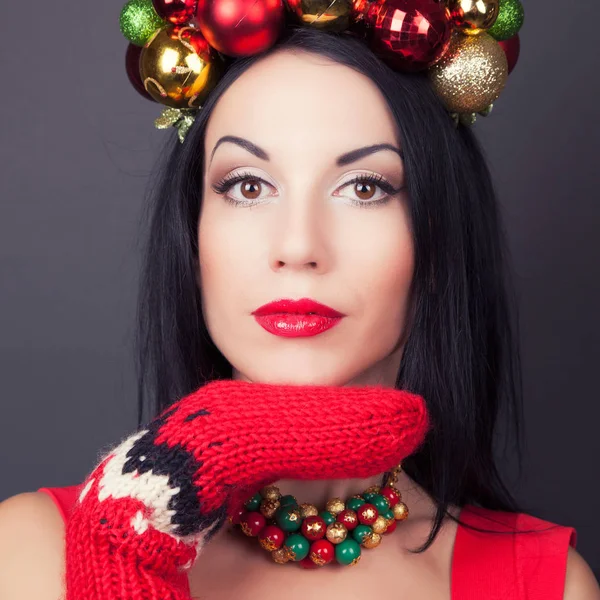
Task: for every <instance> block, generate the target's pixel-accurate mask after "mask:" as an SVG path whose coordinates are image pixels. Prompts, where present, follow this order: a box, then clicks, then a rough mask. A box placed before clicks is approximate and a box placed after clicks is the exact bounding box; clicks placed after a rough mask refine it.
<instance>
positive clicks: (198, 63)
mask: <svg viewBox="0 0 600 600" xmlns="http://www.w3.org/2000/svg"><path fill="white" fill-rule="evenodd" d="M223 66H224V64H223V62H222V60H221V58H220V57H219V56H218V55H217V53H216V52H215V51H214V50H213V49H212V48H211V47H210V46H209V45H208V43H207V42H206V40H205V39H204V38H203V37H202V34H201V33H200V32H199V31H197V30H196V29H194V28H193V27H180V26H178V25H168V26H166V27H163V28H162V29H160V30H159V31H158V32H157V33H156V34H155V35H154V36H153V37H152V38H151V39H150V40H148V42H147V43H146V45H145V46H144V48H143V49H142V52H141V55H140V76H141V79H142V82H143V83H144V87H145V88H146V91H147V92H148V93H149V94H150V95H151V96H152V98H154V100H156V101H157V102H160V103H161V104H165V105H166V106H170V107H173V108H199V107H200V106H201V105H202V103H203V102H204V100H205V98H206V96H207V95H208V93H209V92H210V91H211V90H212V89H213V88H214V86H215V85H216V83H217V81H218V80H219V78H220V76H221V74H222V72H223Z"/></svg>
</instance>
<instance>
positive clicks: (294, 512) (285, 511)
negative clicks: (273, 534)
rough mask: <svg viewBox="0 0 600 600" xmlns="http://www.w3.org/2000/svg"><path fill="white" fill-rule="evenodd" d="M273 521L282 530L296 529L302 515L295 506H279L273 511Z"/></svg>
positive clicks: (300, 523)
mask: <svg viewBox="0 0 600 600" xmlns="http://www.w3.org/2000/svg"><path fill="white" fill-rule="evenodd" d="M275 521H276V523H277V525H279V527H281V529H283V531H287V532H290V531H298V529H300V526H301V525H302V517H301V516H300V511H299V510H298V507H297V506H293V505H289V506H280V507H279V508H278V509H277V510H276V511H275Z"/></svg>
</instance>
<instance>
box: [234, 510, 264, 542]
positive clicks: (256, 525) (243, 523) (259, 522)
mask: <svg viewBox="0 0 600 600" xmlns="http://www.w3.org/2000/svg"><path fill="white" fill-rule="evenodd" d="M266 524H267V520H266V519H265V517H264V516H263V515H262V514H261V513H259V512H256V511H252V512H247V513H246V514H245V515H244V516H243V517H242V519H241V520H240V527H241V528H242V531H243V532H244V533H245V534H246V535H247V536H249V537H255V536H257V535H258V534H259V533H260V532H261V530H262V529H263V527H264V526H265V525H266Z"/></svg>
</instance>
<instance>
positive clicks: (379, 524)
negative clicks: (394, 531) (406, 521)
mask: <svg viewBox="0 0 600 600" xmlns="http://www.w3.org/2000/svg"><path fill="white" fill-rule="evenodd" d="M371 528H372V529H373V531H374V532H375V533H385V530H386V529H387V528H388V520H387V519H386V518H385V517H384V516H382V515H379V516H378V517H377V518H376V519H375V522H374V523H373V525H371Z"/></svg>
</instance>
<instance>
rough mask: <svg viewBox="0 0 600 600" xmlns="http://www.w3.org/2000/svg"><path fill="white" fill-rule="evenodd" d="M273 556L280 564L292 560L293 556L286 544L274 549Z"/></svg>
mask: <svg viewBox="0 0 600 600" xmlns="http://www.w3.org/2000/svg"><path fill="white" fill-rule="evenodd" d="M271 558H272V559H273V560H274V561H275V562H276V563H278V564H280V565H284V564H285V563H287V562H290V560H292V557H291V556H290V553H289V551H288V549H287V547H286V546H282V547H281V548H278V549H277V550H273V552H271Z"/></svg>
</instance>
